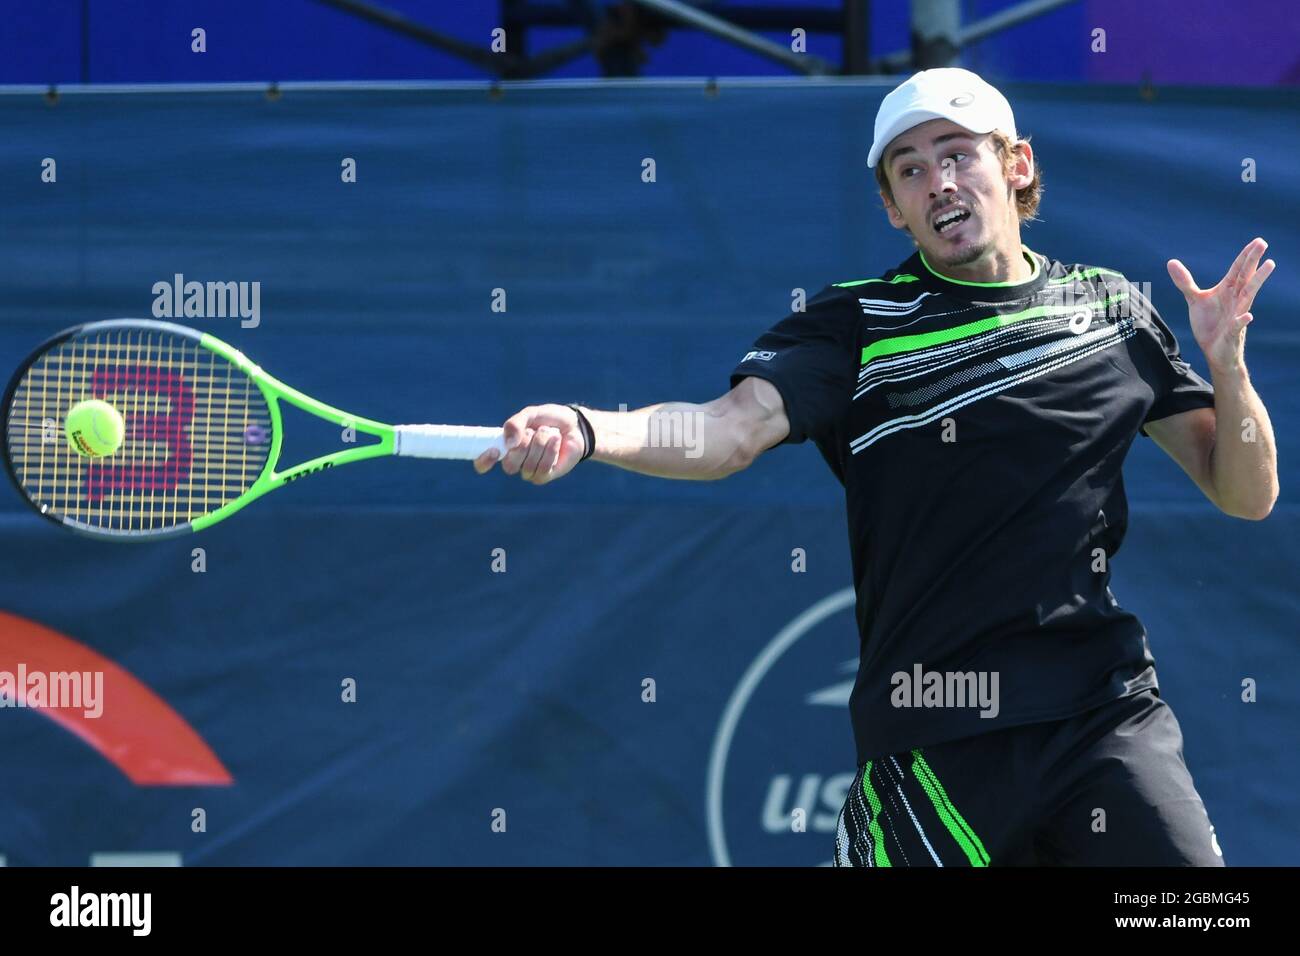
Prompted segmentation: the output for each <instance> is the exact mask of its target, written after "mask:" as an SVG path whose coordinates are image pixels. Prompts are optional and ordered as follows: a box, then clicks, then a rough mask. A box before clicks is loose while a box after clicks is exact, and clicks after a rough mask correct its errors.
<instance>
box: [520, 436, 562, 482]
mask: <svg viewBox="0 0 1300 956" xmlns="http://www.w3.org/2000/svg"><path fill="white" fill-rule="evenodd" d="M556 434H558V432H556V430H555V429H554V428H552V427H551V426H550V425H543V426H542V427H541V428H539V429H537V431H536V432H534V433H533V440H532V442H531V443H530V444H529V447H528V454H527V455H525V456H524V463H523V467H521V468H520V469H519V472H520V476H521V477H522V478H523V479H524V481H532V480H533V478H535V477H536V475H537V471H538V466H539V465H540V464H541V461H542V456H543V455H544V454H545V453H546V445H547V442H549V441H550V440H551V438H553V437H554V436H555V435H556Z"/></svg>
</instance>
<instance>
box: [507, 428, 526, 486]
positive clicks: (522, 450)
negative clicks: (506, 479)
mask: <svg viewBox="0 0 1300 956" xmlns="http://www.w3.org/2000/svg"><path fill="white" fill-rule="evenodd" d="M532 441H533V430H532V429H531V428H525V429H524V430H523V432H522V433H521V434H520V437H519V441H518V442H517V443H516V444H515V446H514V447H513V448H511V449H510V450H509V451H507V452H506V457H505V458H503V459H501V470H502V471H504V472H505V473H506V474H507V475H514V474H518V473H519V466H520V465H521V464H523V461H524V456H525V455H527V454H528V449H529V447H530V446H531V445H532ZM506 444H507V445H509V444H510V439H509V438H507V439H506Z"/></svg>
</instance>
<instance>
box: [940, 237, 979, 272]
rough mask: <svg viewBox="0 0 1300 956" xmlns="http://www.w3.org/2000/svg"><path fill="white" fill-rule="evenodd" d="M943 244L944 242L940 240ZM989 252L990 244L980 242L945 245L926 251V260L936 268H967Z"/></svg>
mask: <svg viewBox="0 0 1300 956" xmlns="http://www.w3.org/2000/svg"><path fill="white" fill-rule="evenodd" d="M940 241H941V242H942V240H940ZM988 251H989V243H987V242H980V241H978V240H972V241H965V242H958V243H944V244H943V245H941V246H939V247H938V248H937V249H926V250H925V258H926V259H927V260H929V262H930V263H931V264H932V265H934V266H935V267H936V268H941V267H944V266H947V267H949V268H951V267H953V266H967V265H970V264H971V263H972V262H977V261H979V259H980V258H982V257H983V256H984V255H985V254H986V253H987V252H988Z"/></svg>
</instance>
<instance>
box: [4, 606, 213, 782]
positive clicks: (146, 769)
mask: <svg viewBox="0 0 1300 956" xmlns="http://www.w3.org/2000/svg"><path fill="white" fill-rule="evenodd" d="M20 664H22V665H26V670H27V672H28V673H29V674H30V673H33V672H44V673H46V674H50V673H56V672H77V671H81V672H85V671H90V672H92V673H94V672H98V673H102V674H103V675H104V683H103V699H102V706H103V712H102V713H101V714H100V715H99V716H98V717H88V716H86V714H85V712H84V710H83V709H80V708H56V707H46V706H41V707H33V708H32V710H34V711H35V712H36V713H38V714H41V715H42V716H44V717H47V718H49V719H50V720H52V721H54V722H55V723H56V724H58V725H59V726H60V727H62V728H63V729H64V730H66V731H68V732H69V733H72V734H76V735H77V736H78V737H80V738H81V739H82V740H84V741H85V742H86V743H87V744H89V745H90V746H91V747H93V748H94V749H95V750H96V751H97V752H99V754H101V755H102V756H103V757H104V759H106V760H108V761H109V762H110V763H112V764H113V766H115V767H117V768H118V769H119V770H121V771H122V773H124V774H126V776H127V777H128V778H129V779H130V780H131V782H132V783H134V784H135V785H136V786H140V787H220V786H230V785H231V784H232V783H234V778H233V777H231V776H230V772H229V771H228V770H226V768H225V767H224V766H223V765H222V763H221V761H220V760H218V759H217V755H216V754H215V753H213V752H212V748H210V747H209V746H208V744H207V741H205V740H204V739H203V737H202V736H200V734H199V732H198V731H196V730H195V729H194V728H193V727H191V726H190V725H189V723H187V722H186V720H185V718H183V717H182V716H181V715H180V714H178V713H176V711H174V710H172V708H171V707H170V706H169V705H168V703H167V702H166V701H165V700H163V699H162V698H161V697H159V696H158V695H157V694H155V693H154V692H153V691H152V690H150V689H149V687H148V686H146V685H145V684H144V683H142V682H141V681H140V680H138V679H137V678H136V677H135V675H133V674H132V673H131V672H130V671H128V670H126V669H125V668H124V667H121V666H119V665H118V664H115V663H114V662H113V661H111V660H109V659H108V658H107V657H104V656H103V655H101V654H99V653H97V652H96V651H94V650H92V649H91V648H89V647H87V646H86V645H85V644H82V643H80V642H79V641H74V640H72V638H70V637H65V636H64V635H62V634H60V633H59V632H58V631H54V630H51V629H50V628H48V627H43V626H41V625H40V624H36V623H35V622H33V621H29V620H27V619H26V618H23V617H19V616H18V615H16V614H8V613H6V612H4V611H0V671H8V672H9V673H11V674H15V675H16V674H17V673H18V671H19V665H20ZM18 694H19V698H20V699H21V700H23V702H24V704H25V703H26V696H25V695H26V688H25V687H19V688H18ZM5 709H7V708H3V709H0V715H3V713H4V710H5Z"/></svg>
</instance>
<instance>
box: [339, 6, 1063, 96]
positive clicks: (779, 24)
mask: <svg viewBox="0 0 1300 956" xmlns="http://www.w3.org/2000/svg"><path fill="white" fill-rule="evenodd" d="M317 2H318V3H322V4H324V5H326V6H329V7H334V8H336V9H339V10H343V11H345V12H347V13H350V14H352V15H353V16H356V17H358V18H360V19H362V20H366V21H367V22H370V23H373V24H375V25H377V26H380V27H383V28H385V29H388V30H392V31H394V32H396V33H400V34H402V35H403V36H407V37H410V38H411V39H412V40H415V41H417V42H420V43H425V44H427V45H429V46H432V47H435V48H437V49H439V50H442V51H444V52H446V53H450V54H452V55H453V56H457V57H460V58H461V59H463V60H465V61H466V62H468V63H472V64H474V65H475V66H477V67H480V68H481V69H482V70H483V71H484V72H485V73H487V74H490V75H491V76H494V77H497V78H500V79H529V78H535V77H540V76H544V75H545V74H546V73H548V72H549V71H551V70H553V69H555V68H556V67H558V66H561V65H562V64H564V63H568V62H570V61H571V60H576V59H578V58H580V57H583V56H586V55H587V54H588V53H591V54H592V55H594V56H595V58H596V61H597V62H598V63H599V64H600V66H601V72H602V73H603V75H605V76H607V77H615V76H637V75H639V74H640V70H641V66H642V64H643V63H645V62H646V61H647V60H648V59H649V57H650V53H649V52H648V51H647V47H653V46H658V45H659V44H660V43H662V42H663V40H664V38H665V37H666V36H667V35H668V32H669V31H670V30H699V31H703V32H705V33H709V34H712V35H713V36H716V37H719V38H721V39H723V40H726V41H727V42H729V43H734V44H736V45H737V46H740V47H743V48H745V49H747V50H751V51H753V52H755V53H758V54H759V55H761V56H765V57H767V58H768V59H770V60H773V61H775V62H777V63H781V64H783V65H785V66H787V67H789V69H790V70H791V72H794V73H802V74H806V75H809V76H819V75H823V76H824V75H855V74H857V75H861V74H873V73H902V72H907V71H910V70H913V69H927V68H929V67H935V66H945V65H948V64H950V63H952V62H953V60H954V59H955V58H956V56H957V55H958V54H959V53H960V52H961V50H962V48H963V47H965V46H966V45H968V44H971V43H975V42H978V41H979V40H981V39H983V38H984V37H986V36H989V35H990V34H992V33H995V32H997V31H999V30H1005V29H1007V28H1009V27H1013V26H1016V25H1018V24H1021V23H1024V22H1025V21H1026V20H1030V19H1032V18H1034V17H1037V16H1041V15H1042V14H1044V13H1047V12H1049V11H1051V10H1054V9H1056V8H1057V7H1061V6H1064V5H1065V4H1067V3H1073V2H1075V0H1023V2H1021V3H1017V4H1016V5H1014V6H1012V7H1008V8H1007V9H1006V10H1002V11H999V12H998V13H996V14H993V15H991V16H989V17H986V18H985V19H983V20H980V21H977V22H975V23H971V24H967V25H964V26H963V25H962V23H961V3H960V0H911V14H912V16H911V20H912V31H911V33H912V42H911V47H910V49H906V50H896V51H893V52H891V53H887V54H884V55H880V56H872V54H871V44H870V35H869V26H870V20H871V17H870V12H871V2H870V0H839V4H838V6H836V5H828V6H825V7H807V6H796V5H793V4H792V5H790V6H782V7H765V6H747V5H745V4H743V3H723V2H715V0H697V2H694V3H686V2H684V0H617V2H613V0H555V2H551V3H545V2H542V0H501V25H502V27H503V28H504V30H505V36H506V38H507V40H508V43H507V49H506V51H505V52H500V53H497V52H492V51H490V50H488V49H485V48H484V47H483V46H482V45H476V44H472V43H467V42H465V41H464V40H459V39H456V38H455V37H452V36H449V35H448V34H446V33H443V32H440V31H438V30H435V29H433V28H432V27H429V26H426V25H424V24H422V23H418V22H416V21H414V20H412V19H410V18H409V17H406V16H404V15H403V14H401V13H398V12H396V11H394V10H390V9H388V8H386V7H383V6H381V5H379V4H377V3H373V2H371V0H317ZM537 27H569V28H575V27H576V28H578V29H580V30H582V31H583V32H584V34H585V35H584V36H583V37H581V38H580V39H577V40H574V41H572V42H569V43H565V44H561V45H559V46H556V47H552V48H550V49H548V50H545V51H541V52H538V53H535V54H530V53H529V48H530V44H529V39H530V37H529V33H530V31H531V30H533V29H534V28H537ZM796 28H797V29H803V30H806V31H808V32H809V33H822V34H838V35H839V37H840V49H841V57H840V63H839V64H834V63H829V62H827V61H826V60H825V59H823V58H821V57H819V56H814V55H812V54H810V53H803V52H796V51H795V50H793V49H792V48H791V45H790V44H789V43H788V42H787V43H779V42H775V41H773V40H771V39H768V37H766V36H764V35H763V33H764V32H767V33H781V34H787V35H789V34H791V33H792V31H793V30H795V29H796Z"/></svg>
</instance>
